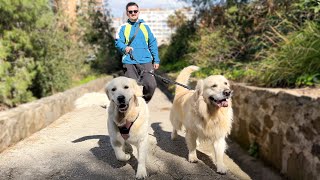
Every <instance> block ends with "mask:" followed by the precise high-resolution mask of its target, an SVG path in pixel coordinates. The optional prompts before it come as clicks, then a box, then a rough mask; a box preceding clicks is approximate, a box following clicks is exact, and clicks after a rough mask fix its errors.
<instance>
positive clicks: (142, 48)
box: [115, 19, 160, 64]
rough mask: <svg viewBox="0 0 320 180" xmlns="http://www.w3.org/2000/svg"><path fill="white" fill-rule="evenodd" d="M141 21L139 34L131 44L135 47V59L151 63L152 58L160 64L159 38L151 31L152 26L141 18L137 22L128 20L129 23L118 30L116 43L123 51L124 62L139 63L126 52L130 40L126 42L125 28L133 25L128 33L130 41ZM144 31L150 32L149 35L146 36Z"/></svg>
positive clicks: (142, 62)
mask: <svg viewBox="0 0 320 180" xmlns="http://www.w3.org/2000/svg"><path fill="white" fill-rule="evenodd" d="M140 22H141V25H140V29H139V31H138V34H137V35H136V37H135V39H134V40H133V41H132V43H131V44H130V46H131V47H133V51H132V55H133V57H134V59H136V60H137V61H138V63H139V64H145V63H150V62H152V60H154V63H155V64H159V63H160V59H159V54H158V45H157V40H156V38H155V37H154V35H153V33H152V32H151V29H150V27H149V26H148V25H146V24H145V23H144V20H143V19H139V20H138V21H137V22H131V21H130V20H128V21H127V23H125V24H123V25H121V26H120V27H119V28H118V30H117V33H116V39H115V45H116V48H117V49H118V50H119V51H120V52H121V53H123V56H122V63H123V64H137V62H136V61H134V60H132V59H131V58H130V55H129V54H125V48H126V47H127V44H128V42H126V37H125V29H126V26H130V25H132V26H131V30H130V29H129V30H130V32H129V31H128V30H127V34H128V35H127V36H129V37H127V41H128V38H129V39H131V38H132V36H133V35H134V33H135V31H136V28H137V27H138V25H139V23H140ZM128 24H130V25H128ZM142 26H144V27H142ZM127 28H128V27H127ZM144 33H148V34H146V36H147V37H146V36H145V34H144ZM129 34H130V35H129Z"/></svg>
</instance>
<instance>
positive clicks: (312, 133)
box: [231, 84, 320, 180]
mask: <svg viewBox="0 0 320 180" xmlns="http://www.w3.org/2000/svg"><path fill="white" fill-rule="evenodd" d="M233 90H234V95H233V108H234V123H233V129H232V133H231V137H232V138H233V139H234V140H236V141H237V142H238V143H239V144H241V145H242V146H243V147H244V148H246V149H249V147H250V145H251V148H252V147H253V145H255V146H256V147H257V148H258V149H257V150H256V151H257V153H258V155H259V158H261V159H262V160H264V162H267V163H268V164H270V165H272V166H273V167H275V168H276V169H278V170H279V171H281V172H282V173H283V174H284V175H285V176H287V177H288V178H289V179H308V180H312V179H314V180H315V179H319V177H320V161H319V160H320V97H319V96H318V97H312V96H307V95H302V96H301V95H296V94H292V93H289V92H285V91H284V90H279V89H278V90H275V89H265V88H256V87H249V86H245V85H242V84H234V85H233Z"/></svg>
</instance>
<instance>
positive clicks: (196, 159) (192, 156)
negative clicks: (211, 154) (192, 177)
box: [188, 154, 199, 163]
mask: <svg viewBox="0 0 320 180" xmlns="http://www.w3.org/2000/svg"><path fill="white" fill-rule="evenodd" d="M188 161H189V162H191V163H197V162H198V161H199V159H198V157H197V155H191V154H189V157H188Z"/></svg>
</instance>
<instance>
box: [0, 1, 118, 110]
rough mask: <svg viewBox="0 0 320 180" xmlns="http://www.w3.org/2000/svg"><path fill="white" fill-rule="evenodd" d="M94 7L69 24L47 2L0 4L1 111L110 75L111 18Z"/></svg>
mask: <svg viewBox="0 0 320 180" xmlns="http://www.w3.org/2000/svg"><path fill="white" fill-rule="evenodd" d="M94 7H95V5H94V4H93V3H89V6H88V8H86V9H85V10H82V9H81V7H79V9H78V11H77V19H76V20H75V21H74V22H72V21H71V20H70V19H69V18H68V17H67V16H66V15H65V14H63V13H62V12H61V11H60V9H59V6H57V7H55V6H50V4H49V1H48V0H24V1H21V0H10V1H8V0H0V111H1V110H3V109H6V108H11V107H15V106H18V105H19V104H22V103H26V102H29V101H32V100H34V99H37V98H41V97H45V96H49V95H52V94H54V93H57V92H60V91H64V90H66V89H68V88H70V87H72V86H74V85H76V84H78V82H79V81H84V82H85V79H87V78H89V79H92V77H96V76H99V74H101V73H107V72H108V70H109V69H110V67H109V66H108V64H107V63H108V62H117V61H115V60H114V59H115V58H117V54H116V50H115V48H114V45H113V37H112V35H111V34H112V29H111V28H110V24H111V18H110V17H109V15H108V14H107V15H106V16H102V14H101V13H100V12H99V11H95V10H94ZM81 12H82V13H81ZM108 67H109V68H108ZM112 68H113V69H114V67H112Z"/></svg>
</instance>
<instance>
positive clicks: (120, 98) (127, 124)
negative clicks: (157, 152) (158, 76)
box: [105, 77, 149, 179]
mask: <svg viewBox="0 0 320 180" xmlns="http://www.w3.org/2000/svg"><path fill="white" fill-rule="evenodd" d="M105 91H106V94H107V96H108V98H109V100H110V105H109V107H108V123H107V124H108V131H109V135H110V142H111V146H112V148H113V150H114V152H115V155H116V158H117V159H118V160H119V161H127V160H129V159H130V154H126V153H125V151H124V145H125V142H127V143H129V144H132V145H134V146H136V147H137V152H138V158H137V159H138V168H137V173H136V178H138V179H140V178H145V177H146V176H147V171H146V166H145V164H146V156H147V150H148V127H149V109H148V106H147V104H146V102H145V100H144V99H143V98H142V88H141V87H140V86H138V84H137V82H136V80H134V79H131V78H127V77H117V78H114V79H113V80H111V81H110V82H109V83H108V84H107V85H106V88H105Z"/></svg>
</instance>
